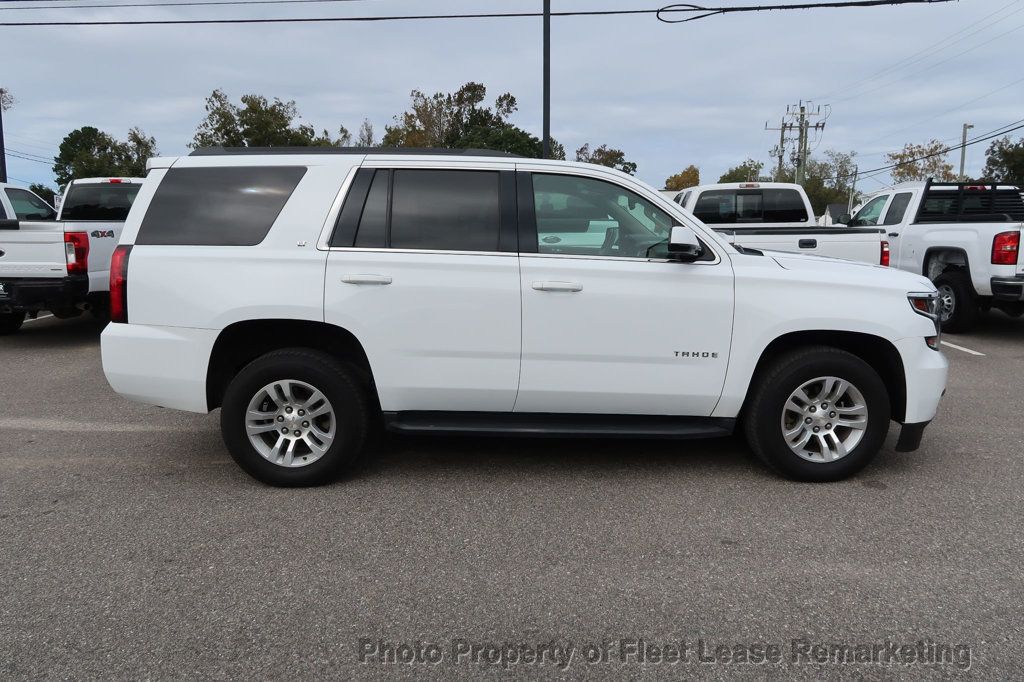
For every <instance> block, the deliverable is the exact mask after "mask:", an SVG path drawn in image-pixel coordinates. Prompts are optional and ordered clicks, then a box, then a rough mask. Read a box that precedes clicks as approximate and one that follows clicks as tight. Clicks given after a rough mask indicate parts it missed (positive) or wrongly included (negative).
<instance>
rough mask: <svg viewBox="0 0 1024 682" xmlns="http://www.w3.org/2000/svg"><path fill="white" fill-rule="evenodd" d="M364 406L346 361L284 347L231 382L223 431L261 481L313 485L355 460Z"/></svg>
mask: <svg viewBox="0 0 1024 682" xmlns="http://www.w3.org/2000/svg"><path fill="white" fill-rule="evenodd" d="M368 410H369V401H368V400H367V397H366V391H365V390H364V389H363V388H362V387H361V386H360V384H359V382H358V381H357V380H356V378H355V376H354V374H353V373H352V372H351V371H350V370H349V369H348V368H346V367H345V365H343V364H342V363H340V362H338V360H336V359H335V358H333V357H332V356H330V355H327V354H326V353H321V352H319V351H314V350H307V349H302V348H289V349H284V350H278V351H274V352H271V353H267V354H266V355H263V356H261V357H259V358H257V359H256V360H253V361H252V362H251V363H249V364H248V365H246V366H245V368H243V369H242V371H240V372H239V373H238V374H237V375H236V376H235V377H234V379H232V380H231V383H230V384H229V385H228V388H227V391H225V393H224V400H223V404H222V409H221V433H222V435H223V438H224V443H225V444H226V445H227V447H228V450H229V451H230V452H231V456H232V457H233V458H234V460H235V461H236V462H237V463H238V464H239V466H241V467H242V468H243V469H244V470H245V471H246V472H248V473H249V474H250V475H252V476H253V477H255V478H257V479H259V480H261V481H263V482H264V483H269V484H270V485H277V486H304V485H317V484H320V483H326V482H328V481H331V480H333V479H335V478H337V477H338V476H340V475H341V474H342V473H344V472H345V471H347V470H349V469H351V468H352V467H353V466H354V465H355V464H356V463H357V462H358V460H359V456H360V454H361V453H362V451H363V448H364V444H365V441H366V434H367V430H368V424H369V416H368Z"/></svg>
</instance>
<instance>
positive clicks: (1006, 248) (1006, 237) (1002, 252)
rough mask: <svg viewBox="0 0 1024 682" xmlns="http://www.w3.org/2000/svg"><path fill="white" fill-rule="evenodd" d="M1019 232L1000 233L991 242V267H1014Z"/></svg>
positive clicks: (1018, 244) (1018, 245) (1018, 243)
mask: <svg viewBox="0 0 1024 682" xmlns="http://www.w3.org/2000/svg"><path fill="white" fill-rule="evenodd" d="M1019 247H1020V232H1019V231H1017V232H1000V233H999V234H997V235H996V236H995V238H994V239H993V240H992V265H1016V264H1017V249H1018V248H1019Z"/></svg>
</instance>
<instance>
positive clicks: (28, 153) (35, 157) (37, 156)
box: [7, 147, 52, 163]
mask: <svg viewBox="0 0 1024 682" xmlns="http://www.w3.org/2000/svg"><path fill="white" fill-rule="evenodd" d="M7 151H9V152H14V153H15V154H21V155H22V156H31V157H34V159H33V160H35V159H38V160H40V161H46V163H50V162H51V160H52V159H47V158H46V157H45V156H42V155H40V154H33V153H32V152H26V151H22V150H20V149H12V148H11V147H8V148H7Z"/></svg>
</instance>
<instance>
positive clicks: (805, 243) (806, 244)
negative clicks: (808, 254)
mask: <svg viewBox="0 0 1024 682" xmlns="http://www.w3.org/2000/svg"><path fill="white" fill-rule="evenodd" d="M799 245H800V248H801V249H816V248H818V240H817V239H801V240H800V242H799Z"/></svg>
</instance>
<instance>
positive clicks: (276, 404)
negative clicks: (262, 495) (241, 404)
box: [245, 379, 338, 469]
mask: <svg viewBox="0 0 1024 682" xmlns="http://www.w3.org/2000/svg"><path fill="white" fill-rule="evenodd" d="M337 427H338V421H337V419H336V418H335V415H334V408H333V407H332V406H331V401H329V400H328V399H327V396H325V395H324V394H323V393H322V392H321V391H320V390H319V389H317V388H316V387H315V386H313V385H311V384H308V383H306V382H304V381H298V380H296V379H282V380H279V381H274V382H272V383H269V384H267V385H266V386H264V387H263V388H261V389H260V390H258V391H257V392H256V393H255V395H253V397H252V400H250V401H249V406H248V408H246V412H245V432H246V434H247V435H248V437H249V442H250V443H251V444H252V446H253V448H255V450H256V452H258V453H259V454H260V456H261V457H263V459H265V460H267V461H268V462H270V463H271V464H276V465H277V466H281V467H286V468H290V469H294V468H298V467H304V466H309V465H310V464H313V463H314V462H316V461H317V460H319V459H320V458H321V457H323V456H324V455H325V454H327V450H328V449H329V448H330V447H331V443H333V442H334V439H335V436H336V435H337Z"/></svg>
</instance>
